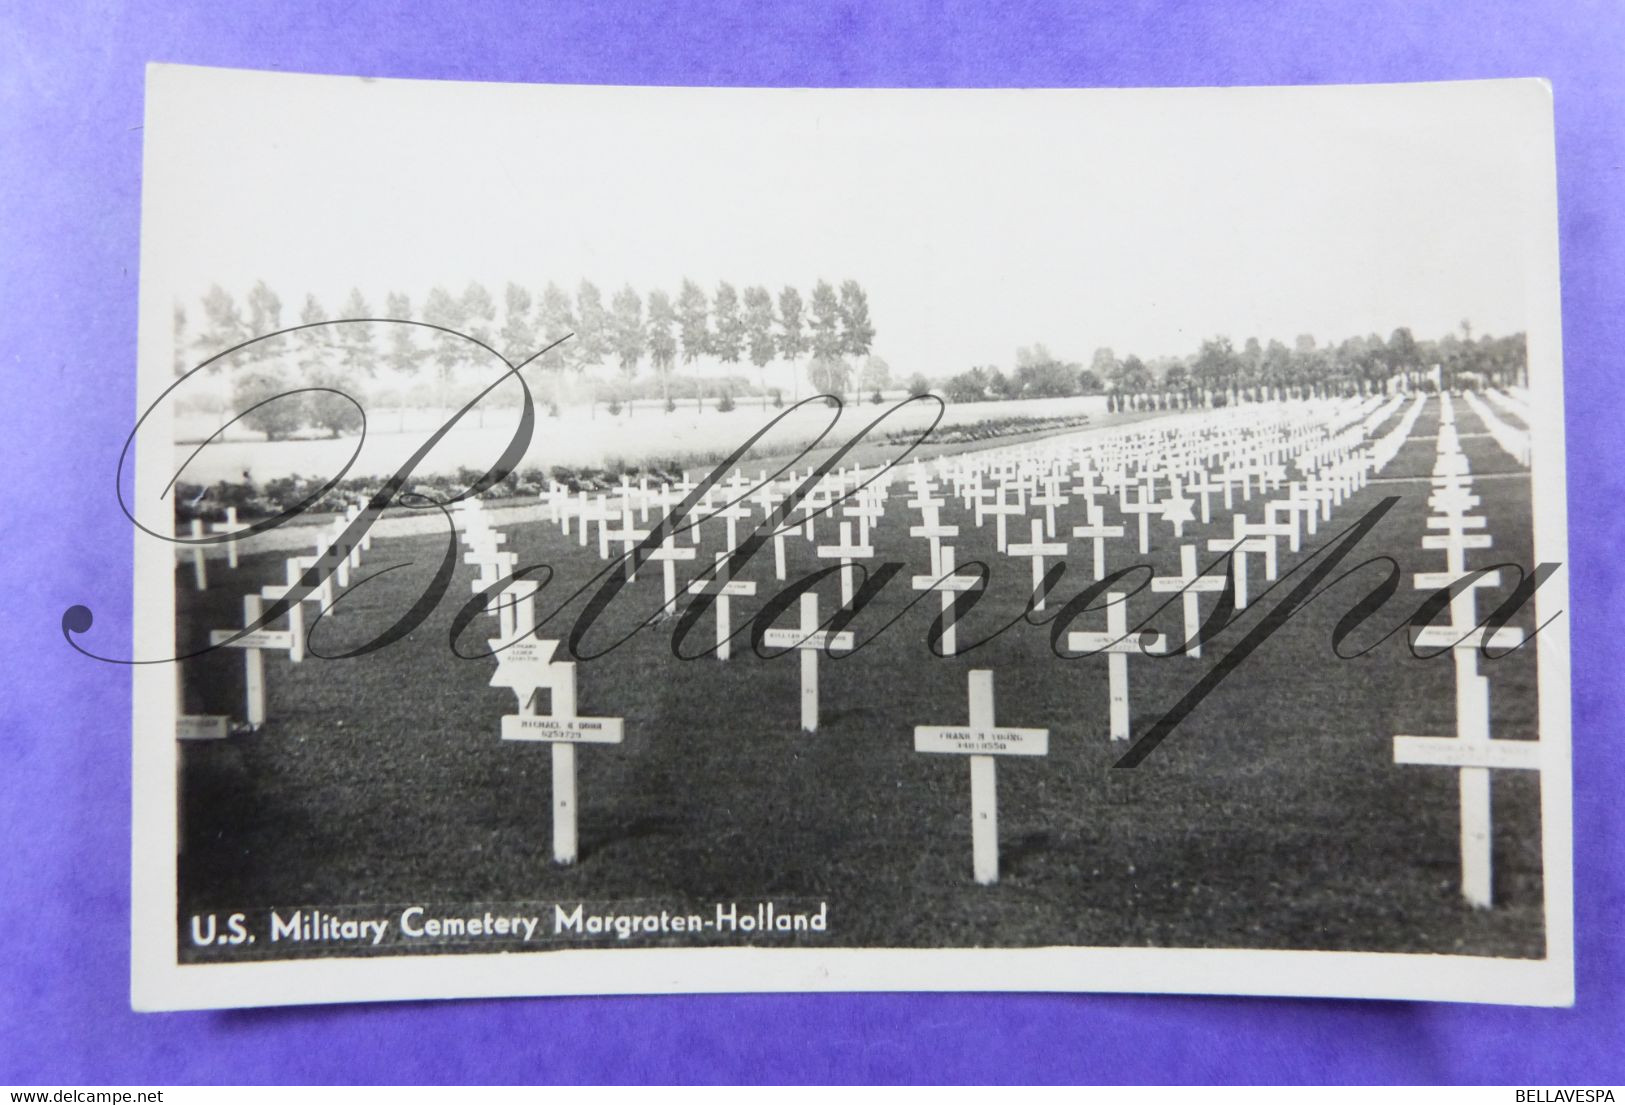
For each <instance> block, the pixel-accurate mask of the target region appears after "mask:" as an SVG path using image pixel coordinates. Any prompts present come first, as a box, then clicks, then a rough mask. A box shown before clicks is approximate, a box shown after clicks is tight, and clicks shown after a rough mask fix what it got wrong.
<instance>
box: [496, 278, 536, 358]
mask: <svg viewBox="0 0 1625 1105" xmlns="http://www.w3.org/2000/svg"><path fill="white" fill-rule="evenodd" d="M530 310H531V299H530V292H529V291H528V290H527V289H526V288H525V287H524V286H523V285H521V284H515V283H513V282H512V281H509V282H508V286H507V288H506V289H504V291H503V294H502V333H501V334H500V335H499V345H498V348H499V349H500V350H501V351H502V355H503V356H504V357H506V358H508V360H509V361H510V362H511V363H513V364H518V363H519V362H520V361H523V360H524V359H525V358H526V357H529V356H531V355H533V354H534V353H535V352H536V348H537V347H536V327H535V325H534V324H533V323H532V322H531V319H530Z"/></svg>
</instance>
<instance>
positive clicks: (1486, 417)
mask: <svg viewBox="0 0 1625 1105" xmlns="http://www.w3.org/2000/svg"><path fill="white" fill-rule="evenodd" d="M1462 399H1464V400H1465V401H1466V403H1467V406H1468V407H1470V408H1471V409H1472V412H1473V413H1474V414H1476V415H1478V418H1479V421H1481V422H1483V423H1484V428H1485V429H1486V430H1488V431H1489V435H1490V437H1492V438H1493V439H1495V443H1496V444H1497V445H1499V446H1500V447H1501V451H1502V452H1504V453H1506V454H1507V455H1508V456H1510V457H1511V458H1512V459H1513V460H1515V461H1517V462H1518V463H1519V464H1521V465H1523V466H1524V467H1525V468H1527V467H1529V431H1528V430H1526V429H1519V428H1518V427H1517V426H1514V425H1512V424H1511V423H1509V422H1507V421H1505V420H1504V419H1502V418H1501V417H1500V415H1498V414H1496V413H1495V411H1493V410H1491V409H1490V407H1489V405H1488V404H1487V403H1485V402H1484V401H1483V400H1482V399H1480V398H1479V397H1478V396H1476V395H1474V394H1473V393H1472V392H1470V391H1468V392H1464V393H1463V394H1462Z"/></svg>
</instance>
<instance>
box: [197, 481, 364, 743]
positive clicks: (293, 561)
mask: <svg viewBox="0 0 1625 1105" xmlns="http://www.w3.org/2000/svg"><path fill="white" fill-rule="evenodd" d="M360 510H361V508H360V507H359V506H356V505H351V506H350V507H348V508H347V509H346V511H345V513H344V514H343V515H342V516H339V517H335V518H334V519H333V522H332V524H331V525H330V526H329V527H327V528H326V529H325V530H322V531H319V534H320V535H319V536H318V537H317V538H316V541H315V549H314V551H313V552H312V553H310V554H309V555H305V556H292V557H288V558H286V559H285V560H284V561H283V566H284V571H285V575H284V578H283V582H281V583H271V584H266V585H265V586H264V587H261V588H260V589H259V591H258V592H257V593H253V594H247V595H244V596H243V626H244V627H245V628H246V627H247V626H251V625H254V624H256V623H257V622H259V621H260V620H261V619H262V618H263V617H264V616H265V600H267V599H270V600H272V601H273V602H274V601H278V600H282V599H285V598H287V597H288V596H289V595H290V594H291V593H292V592H294V591H295V590H296V589H298V583H299V580H300V579H301V578H303V577H304V575H305V574H306V572H308V571H310V570H312V569H320V570H321V572H322V579H321V582H320V583H318V584H317V585H316V586H315V587H313V588H311V589H310V590H309V592H308V593H307V594H306V595H305V596H304V597H303V598H302V599H301V600H300V601H299V602H295V603H293V604H292V605H290V606H289V607H288V610H287V613H286V615H285V616H286V619H287V626H288V627H287V628H286V629H266V628H263V627H262V628H259V629H255V630H252V631H250V632H247V633H244V632H243V630H242V629H215V630H211V631H210V633H209V643H210V644H211V645H213V646H215V647H222V648H233V649H239V650H241V651H242V653H243V674H244V679H243V684H244V699H245V702H244V720H245V721H246V723H247V726H248V728H249V729H250V730H255V729H259V728H260V727H261V726H263V725H264V724H265V721H266V702H265V699H266V693H265V657H264V654H265V652H267V651H273V652H286V653H287V654H288V659H289V661H290V662H292V663H295V664H297V663H300V662H302V661H303V660H304V658H305V617H304V604H305V603H307V602H311V603H315V604H316V608H317V612H318V613H319V614H321V615H323V616H326V617H334V616H335V610H334V603H335V600H336V594H337V591H336V590H335V587H334V585H335V582H336V583H337V586H338V588H339V589H342V588H345V587H348V586H349V583H350V572H351V570H353V569H355V568H358V567H360V564H361V554H362V552H363V551H364V550H366V549H369V548H371V544H372V540H371V537H370V536H365V537H363V538H362V539H361V540H360V541H359V542H356V543H354V544H350V543H347V542H345V540H344V533H345V531H346V529H347V528H348V526H349V525H350V523H351V522H353V521H354V520H355V519H356V518H357V517H358V516H359V514H360ZM216 525H219V523H216ZM225 526H226V527H237V523H236V518H235V513H234V512H233V514H232V516H231V517H230V518H229V519H228V521H227V522H226V523H225ZM237 528H240V527H237ZM222 531H223V532H229V530H226V529H223V530H222ZM233 544H234V543H233ZM230 729H231V724H230V720H229V719H228V718H226V717H224V716H223V715H220V716H217V715H182V716H181V718H180V726H179V729H178V734H179V736H180V737H181V739H183V740H185V739H193V740H201V739H211V738H216V737H223V736H225V735H226V734H227V733H229V732H230Z"/></svg>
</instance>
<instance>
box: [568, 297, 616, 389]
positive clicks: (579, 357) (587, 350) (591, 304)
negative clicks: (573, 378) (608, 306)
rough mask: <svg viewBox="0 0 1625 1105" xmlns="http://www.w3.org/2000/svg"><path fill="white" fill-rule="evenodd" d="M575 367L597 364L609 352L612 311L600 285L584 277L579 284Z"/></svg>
mask: <svg viewBox="0 0 1625 1105" xmlns="http://www.w3.org/2000/svg"><path fill="white" fill-rule="evenodd" d="M575 345H576V356H575V367H576V371H578V372H582V371H585V370H586V369H589V368H596V367H598V366H599V365H601V364H603V363H604V358H605V357H607V356H609V352H610V341H609V312H608V311H606V310H605V309H604V297H603V295H602V294H600V292H599V291H598V285H596V284H594V283H593V282H592V281H591V280H583V281H582V282H581V283H580V284H579V285H577V286H576V336H575Z"/></svg>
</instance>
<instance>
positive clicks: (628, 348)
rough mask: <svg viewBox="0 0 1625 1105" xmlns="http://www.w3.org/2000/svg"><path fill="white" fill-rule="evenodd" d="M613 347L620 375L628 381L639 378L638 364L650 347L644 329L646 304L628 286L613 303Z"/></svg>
mask: <svg viewBox="0 0 1625 1105" xmlns="http://www.w3.org/2000/svg"><path fill="white" fill-rule="evenodd" d="M609 329H610V343H611V345H613V347H614V349H615V357H616V360H617V361H619V362H620V366H621V375H623V376H625V377H626V378H627V379H628V380H630V379H632V378H633V377H634V376H636V375H637V374H638V362H639V361H640V360H642V359H643V351H644V349H645V348H647V346H648V336H647V335H646V334H645V333H644V329H643V300H642V299H641V298H639V296H638V293H637V292H635V291H633V290H632V285H630V284H628V285H626V286H625V287H624V288H622V289H621V290H620V291H618V292H616V293H615V298H614V299H613V300H611V301H610V326H609Z"/></svg>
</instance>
